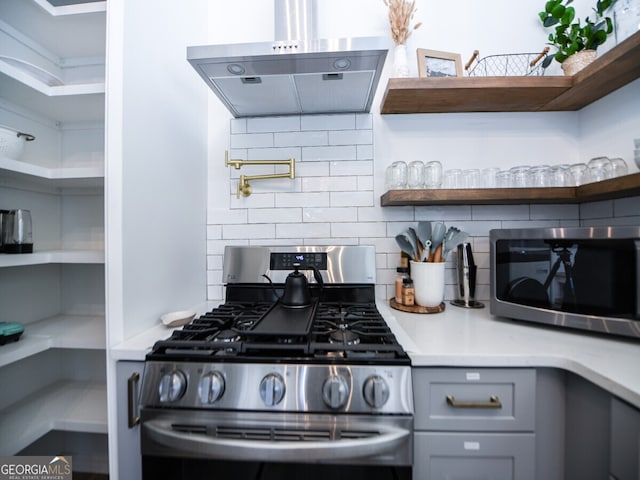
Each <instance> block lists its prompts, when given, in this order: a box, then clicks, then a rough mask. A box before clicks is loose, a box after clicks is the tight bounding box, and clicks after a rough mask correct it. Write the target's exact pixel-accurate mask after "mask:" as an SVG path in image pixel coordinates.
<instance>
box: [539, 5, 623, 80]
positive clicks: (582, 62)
mask: <svg viewBox="0 0 640 480" xmlns="http://www.w3.org/2000/svg"><path fill="white" fill-rule="evenodd" d="M572 2H573V0H548V1H547V2H546V4H545V7H544V11H543V12H540V13H538V16H539V17H540V21H541V22H542V25H544V27H546V28H549V27H554V26H555V29H554V31H553V32H551V33H550V34H549V45H553V46H555V47H556V48H557V51H556V53H555V54H553V55H550V56H548V57H547V58H546V59H545V60H544V62H543V67H548V66H549V64H550V63H551V62H552V61H553V59H555V60H557V61H558V62H559V63H560V64H561V66H562V70H563V71H564V73H565V75H573V74H574V73H575V72H576V71H577V70H580V69H581V68H583V67H585V66H586V65H587V64H588V63H590V62H592V61H593V60H594V59H595V57H596V50H597V48H598V47H599V46H600V45H602V44H603V43H604V42H605V41H606V40H607V37H608V36H609V35H610V34H611V33H613V22H612V21H611V18H610V17H606V16H604V14H605V11H606V10H608V9H609V8H610V7H611V6H612V5H613V4H614V3H615V2H616V0H597V2H596V7H595V8H594V9H593V11H594V12H595V19H594V20H591V18H589V17H586V18H585V19H584V24H583V23H582V22H581V20H580V19H579V18H578V19H577V20H576V10H575V8H574V7H573V6H571V5H570V4H571V3H572ZM578 52H585V53H581V54H580V55H579V56H578V57H576V56H575V54H576V53H578ZM580 57H586V58H585V59H582V58H580ZM567 59H571V60H570V61H569V62H566V60H567ZM575 62H577V63H578V64H579V65H578V68H577V70H575V69H572V67H573V65H572V64H573V63H575Z"/></svg>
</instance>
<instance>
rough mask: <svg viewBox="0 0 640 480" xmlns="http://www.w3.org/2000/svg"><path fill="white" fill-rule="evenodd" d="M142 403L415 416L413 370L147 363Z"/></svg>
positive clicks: (169, 405) (174, 406) (368, 366)
mask: <svg viewBox="0 0 640 480" xmlns="http://www.w3.org/2000/svg"><path fill="white" fill-rule="evenodd" d="M141 395H142V398H141V404H142V406H143V407H173V408H196V409H214V410H215V409H221V410H222V409H224V410H272V411H279V412H348V413H379V414H406V415H408V414H413V393H412V386H411V367H410V366H396V365H378V366H376V365H351V366H336V365H316V364H311V365H306V364H242V363H198V362H161V361H151V362H147V363H146V367H145V372H144V378H143V385H142V393H141Z"/></svg>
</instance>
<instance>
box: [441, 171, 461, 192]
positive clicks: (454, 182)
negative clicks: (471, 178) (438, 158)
mask: <svg viewBox="0 0 640 480" xmlns="http://www.w3.org/2000/svg"><path fill="white" fill-rule="evenodd" d="M442 186H443V187H444V188H461V187H462V170H460V169H459V168H454V169H451V170H445V172H444V176H443V180H442Z"/></svg>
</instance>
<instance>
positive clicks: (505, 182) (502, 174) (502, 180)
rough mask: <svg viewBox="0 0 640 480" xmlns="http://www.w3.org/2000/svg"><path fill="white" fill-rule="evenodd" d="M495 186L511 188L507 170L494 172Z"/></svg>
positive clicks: (509, 173) (509, 175)
mask: <svg viewBox="0 0 640 480" xmlns="http://www.w3.org/2000/svg"><path fill="white" fill-rule="evenodd" d="M496 187H498V188H511V172H510V171H509V170H500V171H499V172H498V173H497V174H496Z"/></svg>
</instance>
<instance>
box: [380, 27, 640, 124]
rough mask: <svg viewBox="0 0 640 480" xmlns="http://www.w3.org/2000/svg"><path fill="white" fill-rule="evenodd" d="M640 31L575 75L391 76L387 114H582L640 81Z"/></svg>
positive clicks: (385, 102)
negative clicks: (552, 112) (595, 104)
mask: <svg viewBox="0 0 640 480" xmlns="http://www.w3.org/2000/svg"><path fill="white" fill-rule="evenodd" d="M639 52H640V32H637V33H635V34H634V35H632V36H631V37H629V38H627V39H626V40H624V41H623V42H622V43H620V44H619V45H617V46H616V47H614V48H613V49H611V50H610V51H608V52H607V53H605V54H603V55H602V56H601V57H599V58H597V59H596V61H595V62H593V63H592V64H591V65H589V66H588V67H586V68H585V69H584V70H582V71H580V72H578V73H577V74H576V75H574V76H572V77H562V76H547V77H545V76H541V77H448V78H442V77H438V78H391V79H389V82H388V83H387V89H386V91H385V94H384V98H383V99H382V106H381V113H382V114H399V113H455V112H538V111H565V110H580V109H581V108H583V107H585V106H587V105H589V104H591V103H593V102H595V101H596V100H598V99H600V98H602V97H604V96H606V95H608V94H609V93H611V92H613V91H615V90H617V89H618V88H620V87H623V86H624V85H627V84H628V83H630V82H632V81H633V80H635V79H637V78H638V77H640V53H639Z"/></svg>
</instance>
